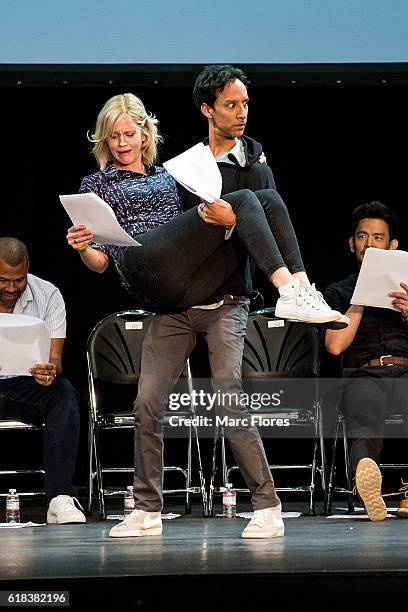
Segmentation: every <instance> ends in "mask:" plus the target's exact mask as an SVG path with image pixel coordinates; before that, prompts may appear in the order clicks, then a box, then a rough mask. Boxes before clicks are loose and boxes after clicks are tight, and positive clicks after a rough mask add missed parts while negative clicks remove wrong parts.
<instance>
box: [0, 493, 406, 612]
mask: <svg viewBox="0 0 408 612" xmlns="http://www.w3.org/2000/svg"><path fill="white" fill-rule="evenodd" d="M296 508H299V505H297V504H296V505H294V504H291V505H290V507H286V506H284V509H285V510H296ZM303 508H304V505H303ZM242 509H249V508H242ZM240 510H241V508H240ZM32 520H34V519H32ZM113 524H114V522H113V521H102V522H101V521H99V520H97V519H95V518H92V519H91V520H89V521H88V523H87V524H85V525H61V526H56V525H47V526H41V527H29V528H24V529H10V530H7V529H2V530H1V531H0V540H1V550H2V551H3V554H2V555H1V557H0V576H1V581H2V582H1V583H0V589H2V590H8V589H10V588H13V589H19V590H24V589H26V588H28V589H33V588H36V590H38V589H44V588H48V589H58V588H64V589H66V590H70V591H72V595H71V607H73V606H75V605H78V602H79V599H78V598H80V597H85V599H88V597H91V596H92V600H93V601H94V602H95V603H96V601H97V599H98V597H100V599H101V602H102V601H105V602H108V601H109V602H111V599H112V601H113V598H114V597H115V593H116V594H117V593H118V592H120V594H121V597H120V600H121V601H122V603H123V608H121V607H120V605H122V604H120V605H119V608H118V606H116V609H137V610H162V609H164V608H166V607H167V609H168V606H166V604H169V603H170V602H171V600H172V598H173V597H176V594H177V593H178V595H177V597H176V600H177V601H178V604H177V605H178V609H184V608H183V607H181V605H182V603H183V601H184V600H183V599H182V600H181V602H180V601H179V600H180V594H182V593H185V596H186V597H187V593H189V592H194V593H195V598H196V597H198V599H197V601H196V603H195V604H193V603H192V602H190V604H191V606H192V607H193V608H195V609H197V607H198V608H199V609H201V605H202V607H205V606H204V601H207V598H209V599H208V606H209V608H210V609H211V610H218V609H221V608H222V607H223V606H225V605H226V603H228V601H229V599H228V597H226V595H227V594H228V590H230V591H231V594H230V596H229V597H230V599H231V598H234V597H236V598H237V602H238V603H239V602H241V603H242V604H243V603H244V602H246V597H248V598H249V602H250V601H252V602H255V601H256V600H257V597H258V595H259V596H260V594H261V593H264V594H266V593H269V594H270V596H272V595H273V594H276V596H278V594H279V593H280V592H286V591H288V589H289V594H293V593H292V591H291V589H292V588H293V589H296V592H297V593H298V596H299V595H300V594H301V592H302V593H304V596H305V597H310V596H313V593H314V589H318V592H317V593H316V594H315V595H314V596H315V597H317V598H318V600H320V601H321V602H322V599H321V598H326V597H330V599H332V602H331V603H330V606H328V607H330V609H331V610H333V609H337V608H336V603H339V602H340V600H341V599H342V598H343V596H344V597H346V596H347V597H346V599H344V600H343V604H342V605H344V602H347V600H348V599H349V598H350V597H352V599H351V600H350V603H351V601H354V603H355V602H356V601H359V599H358V598H359V597H361V596H364V592H365V590H367V595H366V596H364V597H363V601H365V602H367V598H368V597H373V598H374V597H375V599H376V600H377V598H378V597H380V598H385V597H386V595H387V597H391V598H392V600H393V603H395V602H396V598H397V597H399V596H401V597H402V596H405V597H406V596H408V586H407V583H408V537H407V535H408V534H407V531H408V521H405V520H401V519H396V518H394V517H393V518H388V519H387V520H385V521H383V522H379V523H372V522H370V521H368V520H365V519H351V518H341V519H329V518H326V517H324V516H321V515H320V516H319V515H318V516H314V517H310V516H301V517H299V518H288V519H286V521H285V526H286V533H285V536H284V537H281V538H276V539H269V540H243V539H242V538H241V537H240V536H241V532H242V529H243V528H244V526H245V524H246V520H245V519H241V518H235V519H224V518H218V517H216V518H212V519H204V518H202V517H201V516H200V512H199V507H195V508H194V511H193V515H192V516H184V517H180V518H176V519H173V520H166V521H164V529H163V535H162V536H154V537H144V538H123V539H113V538H109V537H108V533H109V529H110V527H111V526H112V525H113ZM227 587H228V589H227V591H225V589H226V588H227ZM380 587H381V588H380ZM254 589H255V590H254ZM299 589H301V592H300V591H299ZM166 590H167V591H168V592H167V595H166ZM241 591H242V594H241ZM298 591H299V592H298ZM377 591H378V595H377V594H376V593H377ZM80 592H81V593H82V595H81V596H80V595H79V593H80ZM251 592H252V594H251ZM152 597H153V599H152ZM225 597H226V600H225ZM213 598H215V601H212V602H211V600H212V599H213ZM356 598H357V599H356ZM89 601H90V600H89ZM231 601H232V599H231ZM384 601H386V598H385V599H384ZM125 602H128V604H129V605H130V608H126V606H125ZM184 603H186V602H185V601H184ZM132 605H133V607H132ZM339 607H340V606H339ZM187 608H188V606H187V605H186V609H187ZM238 609H240V607H238ZM322 609H325V608H324V607H323V608H322Z"/></svg>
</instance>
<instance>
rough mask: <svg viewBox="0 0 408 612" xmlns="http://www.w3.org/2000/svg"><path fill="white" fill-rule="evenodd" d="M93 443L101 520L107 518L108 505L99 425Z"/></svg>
mask: <svg viewBox="0 0 408 612" xmlns="http://www.w3.org/2000/svg"><path fill="white" fill-rule="evenodd" d="M93 445H94V451H95V452H94V457H95V471H96V482H97V486H98V501H99V518H100V519H101V520H105V519H106V507H105V497H104V494H103V477H102V466H101V459H100V454H99V440H98V431H97V426H96V428H95V429H94V436H93Z"/></svg>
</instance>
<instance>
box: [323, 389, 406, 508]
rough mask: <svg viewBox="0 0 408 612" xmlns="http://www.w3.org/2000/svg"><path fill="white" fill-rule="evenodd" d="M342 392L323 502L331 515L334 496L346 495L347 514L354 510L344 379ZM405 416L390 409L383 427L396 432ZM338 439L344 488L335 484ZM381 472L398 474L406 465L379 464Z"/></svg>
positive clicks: (389, 495)
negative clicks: (340, 441)
mask: <svg viewBox="0 0 408 612" xmlns="http://www.w3.org/2000/svg"><path fill="white" fill-rule="evenodd" d="M342 383H343V384H342V390H341V393H340V397H339V401H338V402H337V406H336V422H335V428H334V432H333V443H332V451H331V455H332V456H331V463H330V470H329V478H328V483H327V497H326V501H325V514H326V515H330V514H332V507H333V499H334V496H335V495H336V494H340V495H347V508H348V512H349V513H352V512H354V510H355V505H354V500H355V495H354V486H353V477H352V473H351V465H350V448H349V441H348V437H347V417H346V413H345V406H344V402H343V390H344V379H343V380H342ZM405 418H406V416H405V415H404V414H402V411H395V410H393V409H390V411H389V413H388V414H387V415H386V418H385V427H386V428H394V430H397V429H398V428H401V426H403V425H404V424H405ZM339 437H340V438H341V440H342V443H343V444H342V446H343V453H342V454H343V461H344V479H343V480H344V481H345V486H339V485H338V484H337V483H336V480H337V469H338V460H339V458H338V452H337V444H338V440H339ZM379 467H380V470H381V472H383V471H385V470H399V471H400V472H403V471H405V472H407V471H408V463H380V466H379ZM396 495H400V491H394V492H391V493H383V497H394V496H396Z"/></svg>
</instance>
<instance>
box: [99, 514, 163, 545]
mask: <svg viewBox="0 0 408 612" xmlns="http://www.w3.org/2000/svg"><path fill="white" fill-rule="evenodd" d="M162 532H163V525H162V520H161V512H145V511H144V510H133V512H131V513H130V514H129V516H127V517H126V518H125V520H124V521H122V522H121V523H119V524H118V525H115V526H114V527H112V529H111V530H110V532H109V536H110V537H111V538H127V537H132V536H133V537H135V536H136V537H137V536H154V535H161V534H162Z"/></svg>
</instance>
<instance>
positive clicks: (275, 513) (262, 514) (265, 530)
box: [242, 504, 285, 538]
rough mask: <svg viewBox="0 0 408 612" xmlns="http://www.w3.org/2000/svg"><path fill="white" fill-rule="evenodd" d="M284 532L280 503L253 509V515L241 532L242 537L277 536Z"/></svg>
mask: <svg viewBox="0 0 408 612" xmlns="http://www.w3.org/2000/svg"><path fill="white" fill-rule="evenodd" d="M284 533H285V525H284V524H283V520H282V505H281V504H279V506H276V507H275V508H265V509H264V510H255V511H254V516H253V517H252V518H251V520H250V521H249V523H248V525H247V526H246V527H245V529H244V531H243V532H242V537H243V538H278V537H279V536H283V535H284Z"/></svg>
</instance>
